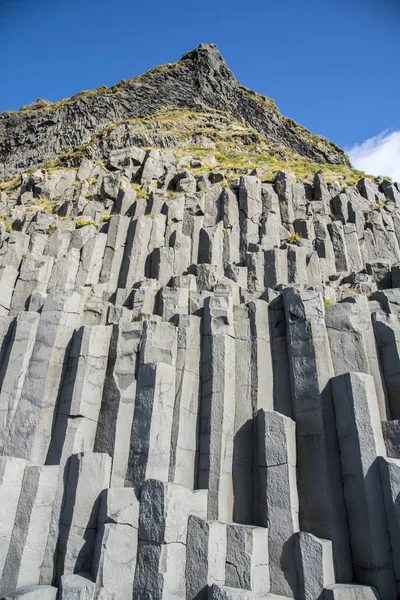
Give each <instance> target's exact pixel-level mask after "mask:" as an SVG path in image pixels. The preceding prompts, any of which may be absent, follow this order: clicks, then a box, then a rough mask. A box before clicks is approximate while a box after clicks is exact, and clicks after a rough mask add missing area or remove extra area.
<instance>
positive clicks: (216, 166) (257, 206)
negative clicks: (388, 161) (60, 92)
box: [0, 45, 400, 600]
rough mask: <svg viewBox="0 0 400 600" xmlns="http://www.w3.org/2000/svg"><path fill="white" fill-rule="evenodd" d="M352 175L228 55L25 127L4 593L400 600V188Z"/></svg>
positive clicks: (96, 599)
mask: <svg viewBox="0 0 400 600" xmlns="http://www.w3.org/2000/svg"><path fill="white" fill-rule="evenodd" d="M52 123H53V124H54V123H57V135H54V131H53V129H54V127H53V125H52ZM176 126H177V127H178V129H176ZM181 127H182V133H183V134H184V135H181V130H180V128H181ZM232 136H233V137H232ZM232 139H234V145H233V146H232V147H231V146H230V145H231V141H232ZM81 144H84V146H82V147H81V146H80V145H81ZM221 144H223V146H224V147H223V148H221ZM266 144H268V148H271V152H273V155H274V156H276V157H277V158H276V160H278V161H279V162H280V163H281V164H282V165H283V164H284V162H285V161H284V157H283V154H282V155H281V154H280V153H281V152H283V150H282V148H283V149H285V148H286V149H287V152H289V153H290V160H289V161H288V162H286V164H287V167H286V168H287V169H288V170H289V169H290V165H291V164H294V163H295V162H296V160H297V159H296V160H295V161H294V162H292V158H291V157H292V155H293V157H294V158H295V157H296V156H297V157H300V158H301V160H303V161H304V164H306V161H312V164H314V167H315V165H318V164H320V165H322V166H321V169H322V170H321V171H319V172H317V173H316V174H315V176H314V180H313V184H311V183H310V182H308V181H299V180H296V178H295V176H294V175H293V174H292V173H290V172H288V171H278V172H277V173H273V172H272V171H274V167H273V166H272V164H273V163H272V162H271V163H270V164H264V163H267V162H268V161H265V152H267V150H266V148H267V145H266ZM277 144H280V145H281V146H282V148H278V147H277ZM70 145H71V147H70ZM183 145H185V147H184V148H183ZM225 146H226V148H225ZM60 147H63V148H65V153H63V156H62V165H61V164H59V163H57V160H58V158H57V157H56V156H55V155H56V154H57V152H58V150H59V148H60ZM242 150H243V152H242ZM231 152H233V154H231ZM248 152H251V161H252V162H255V163H256V164H255V165H253V164H248V165H247V164H246V160H247V158H248V157H249V156H248V154H247V153H248ZM268 152H269V150H268ZM285 152H286V150H285ZM80 153H81V154H82V155H80ZM242 155H243V156H242ZM288 156H289V155H288ZM53 158H55V160H54V162H52V163H51V164H52V166H51V168H49V166H48V164H47V163H48V161H49V160H52V159H53ZM249 158H250V157H249ZM225 160H227V161H231V160H232V161H233V162H232V165H230V166H229V168H224V165H225V164H226V163H225ZM236 161H237V162H238V164H237V165H236V164H234V163H235V162H236ZM347 161H348V159H347V158H346V156H345V154H344V153H343V152H342V151H341V150H340V149H338V148H337V147H336V146H334V145H333V144H330V143H329V142H328V141H327V140H324V139H323V138H317V137H315V136H312V135H310V134H309V133H308V132H307V131H306V130H304V129H303V128H302V127H300V126H298V125H297V124H294V123H293V121H291V120H290V119H287V118H286V117H283V116H282V115H280V113H279V111H278V110H277V109H276V108H275V107H274V106H273V104H272V103H271V102H270V101H269V100H268V99H263V98H262V97H261V96H258V95H254V94H253V93H252V92H251V91H249V90H247V89H246V88H244V87H242V86H240V84H238V82H237V81H236V79H235V78H234V76H233V74H232V73H231V71H230V70H229V68H228V66H227V65H226V63H225V62H224V60H223V58H222V57H221V56H220V54H219V52H218V50H217V48H216V47H215V46H213V45H201V46H200V47H199V48H197V49H195V50H194V51H191V52H189V53H188V54H186V55H185V56H184V57H183V58H182V60H181V61H179V63H177V64H173V65H167V66H164V67H162V68H158V69H157V68H156V69H153V70H152V71H151V72H149V73H145V74H144V75H142V76H140V77H139V78H133V79H131V80H129V81H127V82H124V81H121V82H120V83H119V84H117V85H116V86H113V87H112V88H109V89H107V90H106V89H103V88H100V89H98V90H96V91H95V92H94V93H85V94H77V95H75V96H74V97H73V98H71V99H67V100H65V101H63V102H61V103H55V104H52V103H49V102H48V101H45V100H43V99H39V100H38V101H35V102H33V103H32V104H31V105H29V106H27V107H24V109H23V110H21V111H16V112H13V113H7V114H4V115H0V178H1V180H2V181H3V180H4V181H5V183H6V185H1V191H0V205H1V207H0V208H1V211H0V212H1V217H2V218H1V219H0V596H1V597H4V598H26V599H27V600H29V599H31V600H33V599H35V600H39V598H40V599H42V600H50V599H51V600H55V597H56V595H57V598H58V600H132V599H133V598H135V599H137V600H160V599H164V600H194V599H195V598H196V599H197V600H199V599H201V598H207V597H209V598H214V599H215V600H216V599H218V600H222V599H225V600H229V599H232V600H233V599H236V600H239V599H247V600H250V599H253V600H255V599H256V598H259V599H264V600H279V599H281V600H282V599H285V598H292V599H293V600H321V599H323V598H325V597H326V598H327V599H328V598H333V597H334V600H374V599H375V598H376V599H378V595H379V597H380V598H381V600H392V599H393V600H394V599H395V598H397V597H398V590H399V589H400V566H399V565H400V562H399V561H400V558H399V556H400V550H399V547H398V546H399V543H398V538H399V526H398V513H399V509H398V496H399V495H400V489H399V486H400V483H399V482H400V476H399V472H400V470H399V464H398V461H400V426H399V422H400V421H399V419H400V404H399V393H400V359H399V357H400V351H399V349H398V344H399V339H400V334H399V332H400V325H399V317H400V287H399V286H400V267H399V265H400V262H399V261H400V246H399V244H400V185H399V184H398V183H394V182H391V181H388V180H385V179H383V178H379V179H376V180H372V179H370V178H369V177H365V178H363V179H361V180H360V181H359V183H358V185H357V187H351V186H349V185H348V182H349V179H348V176H347V174H346V176H344V170H346V169H349V173H350V172H351V167H350V165H348V164H347ZM60 162H61V161H60ZM46 164H47V166H46ZM310 164H311V163H310ZM324 165H328V166H329V168H328V169H327V168H326V167H325V166H324ZM335 165H339V169H340V171H341V173H342V174H343V176H342V175H341V176H340V178H339V179H338V181H337V182H335V183H328V181H331V178H333V173H337V172H338V171H336V167H335ZM314 167H313V169H314ZM318 168H320V167H318ZM28 169H29V171H28ZM314 170H315V169H314ZM328 171H330V172H329V173H328V174H327V172H328ZM324 172H325V173H326V175H324ZM17 175H18V177H17ZM9 180H10V183H8V181H9ZM362 584H363V585H362ZM342 597H343V598H342Z"/></svg>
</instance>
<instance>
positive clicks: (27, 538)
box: [0, 465, 58, 595]
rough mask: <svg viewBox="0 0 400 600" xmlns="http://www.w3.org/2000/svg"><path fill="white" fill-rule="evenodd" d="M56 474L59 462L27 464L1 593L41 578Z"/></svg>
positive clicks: (0, 584)
mask: <svg viewBox="0 0 400 600" xmlns="http://www.w3.org/2000/svg"><path fill="white" fill-rule="evenodd" d="M15 466H17V465H15ZM17 468H18V467H17ZM57 477H58V467H57V466H46V467H44V466H43V467H37V466H33V465H29V466H27V467H26V468H25V472H24V478H23V481H22V485H21V493H20V496H19V502H18V507H17V510H16V514H15V522H14V527H13V530H12V534H11V538H10V542H9V549H8V554H7V558H6V560H5V563H4V568H3V573H2V578H1V582H0V594H2V595H3V594H6V593H7V592H9V591H11V590H13V589H15V588H18V587H22V586H25V585H31V584H34V583H37V582H38V581H39V576H40V568H41V565H42V561H43V556H44V552H45V548H46V542H47V536H48V533H49V522H50V515H51V510H52V505H53V501H54V497H55V493H56V488H57ZM8 510H9V509H8Z"/></svg>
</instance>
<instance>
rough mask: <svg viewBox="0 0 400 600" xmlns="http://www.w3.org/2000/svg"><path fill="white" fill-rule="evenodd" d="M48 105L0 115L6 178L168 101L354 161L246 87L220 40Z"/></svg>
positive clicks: (336, 159)
mask: <svg viewBox="0 0 400 600" xmlns="http://www.w3.org/2000/svg"><path fill="white" fill-rule="evenodd" d="M45 102H46V101H44V100H38V101H35V102H34V103H32V104H30V105H28V106H26V107H24V108H23V109H22V110H20V111H18V112H5V113H2V114H1V115H0V178H2V179H11V178H12V176H14V175H15V174H16V173H20V172H21V171H26V170H27V169H36V168H38V167H39V166H41V165H44V164H45V163H48V162H49V161H51V160H52V159H54V157H55V156H56V155H57V154H58V153H60V152H64V153H66V152H73V151H74V150H75V149H76V147H81V146H82V145H84V144H87V143H89V142H90V141H91V140H92V138H93V136H95V135H96V134H98V133H99V132H101V131H102V130H104V129H105V128H106V127H107V126H109V125H110V124H113V123H118V122H123V121H127V120H130V119H137V118H142V117H148V116H149V115H152V114H154V113H156V112H157V111H158V110H159V109H161V108H163V107H168V106H175V107H178V108H189V109H194V110H196V109H200V110H207V108H208V109H218V110H221V111H223V112H224V113H228V114H230V115H232V117H234V118H235V119H238V120H239V121H241V122H243V123H245V124H247V125H248V126H250V127H252V128H254V129H255V130H256V131H258V132H259V133H260V134H262V135H263V136H265V138H266V139H267V140H270V141H272V142H278V143H280V144H283V145H284V146H286V147H287V148H289V149H291V150H292V151H294V152H295V153H297V154H299V155H301V156H303V157H306V158H307V159H310V160H312V161H314V162H317V163H331V164H349V163H348V158H347V157H346V155H345V154H344V152H343V151H342V150H340V148H338V147H337V146H335V145H334V144H331V143H330V142H328V140H326V139H325V138H321V137H318V136H315V135H313V134H311V133H310V132H309V131H307V130H306V129H304V128H303V127H301V126H300V125H298V124H297V123H295V122H294V121H293V120H292V119H288V118H286V117H284V116H282V115H281V114H280V113H279V111H278V109H277V107H276V105H275V104H274V102H273V101H271V100H270V99H269V98H265V97H264V96H260V95H258V94H256V93H255V92H252V91H251V90H249V89H247V88H244V87H243V86H241V85H240V84H239V83H238V81H237V80H236V79H235V77H234V75H233V74H232V72H231V71H230V69H229V67H228V66H227V64H226V62H225V61H224V59H223V58H222V56H221V54H220V53H219V51H218V49H217V48H216V46H214V45H213V44H208V45H207V44H202V45H200V46H199V47H198V48H196V49H195V50H192V51H191V52H189V53H188V54H185V56H183V57H182V59H181V60H180V61H179V62H177V63H174V64H168V65H163V66H161V67H156V68H155V69H152V70H151V71H149V72H147V73H145V74H143V75H141V76H139V77H136V78H133V79H130V80H129V81H127V82H121V83H120V84H117V85H115V86H113V87H111V88H106V87H103V88H99V89H98V90H94V91H93V92H81V93H80V94H76V95H75V96H73V97H72V98H69V99H67V100H62V101H60V102H57V103H55V104H46V103H45ZM136 145H137V144H136ZM144 145H146V144H144ZM147 145H149V144H147ZM150 145H154V144H150Z"/></svg>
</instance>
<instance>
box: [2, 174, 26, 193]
mask: <svg viewBox="0 0 400 600" xmlns="http://www.w3.org/2000/svg"><path fill="white" fill-rule="evenodd" d="M21 183H22V178H21V176H20V175H18V177H15V178H14V179H10V180H9V181H3V182H2V183H0V191H2V192H13V191H14V190H16V189H17V188H19V186H20V185H21Z"/></svg>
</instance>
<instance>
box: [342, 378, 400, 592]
mask: <svg viewBox="0 0 400 600" xmlns="http://www.w3.org/2000/svg"><path fill="white" fill-rule="evenodd" d="M332 387H333V399H334V404H335V415H336V427H337V431H338V439H339V446H340V458H341V463H342V472H343V484H344V495H345V501H346V507H347V511H348V515H349V531H350V539H351V547H352V555H353V564H354V570H355V574H356V577H357V579H358V581H362V582H363V583H366V584H373V585H374V587H376V589H377V590H378V592H379V595H380V597H381V598H395V597H397V586H396V580H395V576H394V571H393V562H392V556H391V549H390V540H389V532H388V529H387V524H386V515H385V507H384V502H383V493H382V486H381V479H380V474H379V465H378V460H377V457H378V456H385V453H386V452H385V445H384V441H383V436H382V430H381V427H380V419H379V411H378V403H377V399H376V394H375V388H374V382H373V379H372V377H371V376H370V375H366V374H364V373H347V374H346V375H340V376H339V377H335V378H334V379H333V381H332ZM372 539H373V540H374V541H373V543H371V542H370V540H372Z"/></svg>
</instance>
